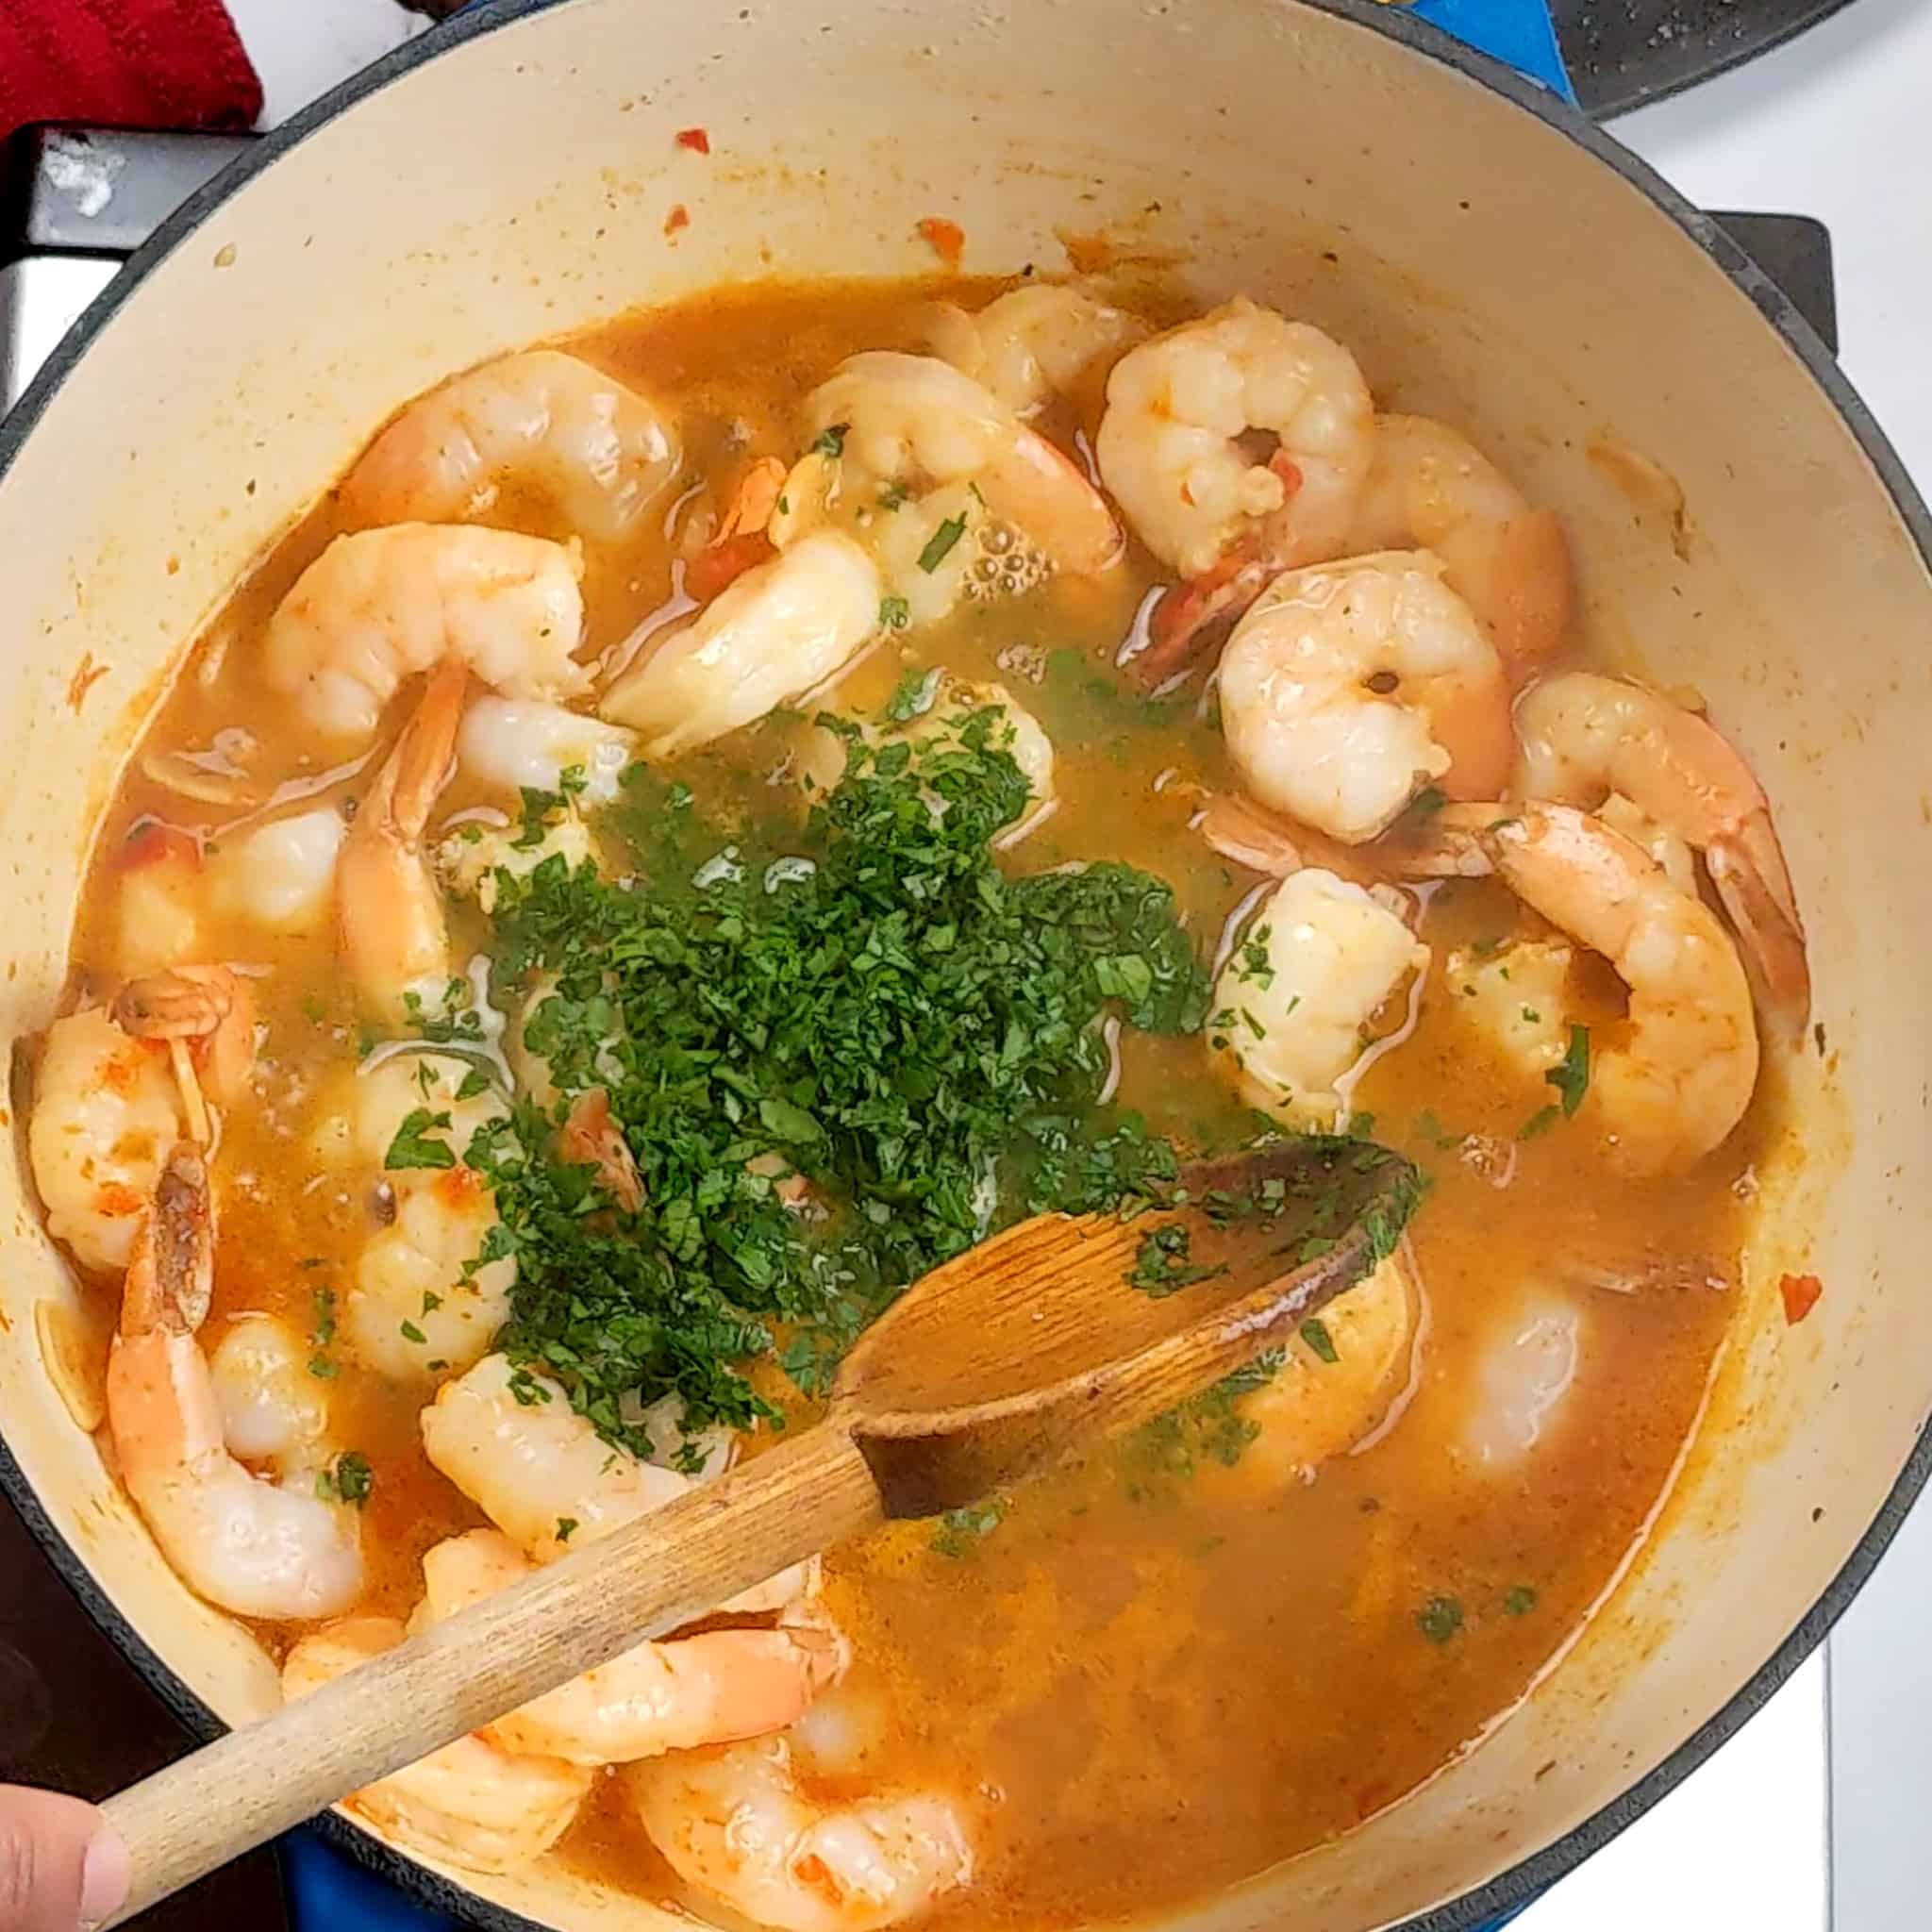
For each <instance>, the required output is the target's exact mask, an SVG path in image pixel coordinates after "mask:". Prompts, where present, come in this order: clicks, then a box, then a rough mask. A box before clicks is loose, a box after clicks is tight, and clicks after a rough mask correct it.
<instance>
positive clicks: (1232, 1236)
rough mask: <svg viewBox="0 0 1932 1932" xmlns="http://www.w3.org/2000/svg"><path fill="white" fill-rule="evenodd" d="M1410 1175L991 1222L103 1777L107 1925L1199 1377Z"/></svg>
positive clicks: (1250, 1341)
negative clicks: (819, 1559) (305, 1689)
mask: <svg viewBox="0 0 1932 1932" xmlns="http://www.w3.org/2000/svg"><path fill="white" fill-rule="evenodd" d="M1421 1191H1422V1182H1421V1177H1420V1176H1419V1175H1418V1174H1417V1173H1416V1171H1415V1169H1413V1168H1412V1167H1410V1166H1409V1165H1408V1163H1407V1161H1405V1160H1402V1159H1401V1158H1398V1157H1397V1156H1395V1155H1392V1154H1390V1153H1388V1152H1387V1151H1386V1150H1384V1149H1382V1148H1379V1147H1375V1146H1374V1145H1372V1144H1371V1143H1369V1142H1367V1141H1349V1140H1306V1141H1284V1142H1281V1143H1278V1144H1275V1145H1273V1146H1269V1147H1265V1148H1263V1149H1261V1150H1260V1151H1258V1152H1257V1153H1253V1154H1249V1155H1244V1156H1241V1157H1237V1158H1233V1159H1230V1160H1224V1161H1217V1162H1200V1163H1197V1164H1196V1165H1194V1166H1193V1167H1191V1168H1189V1169H1188V1170H1187V1171H1186V1172H1185V1174H1183V1176H1182V1183H1181V1186H1180V1188H1179V1189H1178V1190H1176V1191H1174V1194H1173V1196H1172V1197H1171V1200H1170V1201H1169V1203H1168V1204H1166V1205H1159V1206H1156V1207H1153V1208H1149V1209H1147V1210H1146V1211H1144V1212H1142V1213H1141V1214H1138V1215H1136V1216H1133V1217H1131V1218H1127V1219H1123V1218H1122V1217H1121V1216H1119V1215H1113V1214H1108V1215H1089V1216H1086V1217H1084V1218H1081V1219H1078V1220H1074V1219H1069V1218H1068V1217H1066V1216H1064V1215H1057V1214H1056V1215H1041V1216H1039V1217H1038V1218H1037V1219H1035V1220H1032V1221H1027V1222H1023V1223H1022V1224H1019V1225H1018V1226H1016V1227H1012V1228H1009V1229H1008V1230H1007V1231H1006V1232H1005V1233H1002V1234H999V1235H995V1236H994V1237H993V1238H992V1239H991V1241H985V1242H983V1243H981V1244H980V1245H979V1246H978V1247H976V1248H974V1249H972V1250H970V1251H969V1252H968V1253H966V1254H964V1255H961V1256H960V1257H958V1258H957V1259H956V1260H953V1261H950V1262H948V1263H947V1264H946V1265H945V1266H944V1267H942V1268H939V1269H937V1270H935V1271H934V1272H933V1273H932V1274H928V1275H926V1276H925V1277H924V1279H923V1280H922V1281H920V1282H919V1283H917V1284H916V1285H915V1286H914V1287H913V1288H911V1289H909V1290H908V1291H907V1292H906V1293H905V1294H904V1295H902V1296H901V1297H900V1299H899V1300H898V1301H897V1302H896V1303H894V1304H893V1306H892V1307H891V1308H890V1309H889V1310H888V1311H887V1312H886V1313H885V1314H884V1315H883V1316H881V1317H880V1318H879V1320H878V1321H877V1322H875V1323H874V1324H873V1326H872V1327H871V1328H870V1329H869V1330H868V1331H867V1332H866V1334H865V1335H864V1336H863V1337H862V1338H861V1340H860V1341H858V1344H857V1345H856V1346H855V1347H854V1348H853V1350H852V1351H851V1353H850V1354H849V1355H848V1356H847V1357H845V1360H844V1363H843V1365H842V1366H841V1369H840V1371H839V1374H838V1377H837V1379H836V1380H835V1382H834V1384H833V1387H832V1393H831V1400H830V1404H829V1407H828V1408H827V1410H826V1413H825V1416H824V1420H823V1421H822V1422H821V1423H819V1424H817V1425H816V1426H815V1427H811V1428H808V1429H804V1430H802V1431H800V1432H799V1433H798V1434H797V1435H795V1436H791V1437H787V1438H784V1439H781V1440H780V1441H778V1443H777V1444H776V1445H775V1446H774V1447H773V1448H771V1449H769V1450H767V1451H766V1452H765V1453H763V1454H761V1455H758V1456H756V1457H752V1458H751V1459H750V1460H748V1461H746V1462H744V1463H742V1464H741V1465H740V1466H739V1467H738V1468H737V1469H735V1470H733V1471H732V1472H731V1473H730V1474H728V1475H725V1476H723V1477H721V1478H720V1479H719V1480H718V1481H716V1482H713V1483H707V1484H704V1485H701V1486H699V1487H695V1488H693V1489H692V1490H691V1491H689V1492H688V1493H687V1494H685V1495H683V1496H680V1497H679V1498H678V1499H677V1500H676V1501H675V1502H674V1503H671V1504H669V1505H667V1506H666V1507H663V1508H661V1509H657V1510H653V1511H652V1512H651V1513H650V1514H649V1515H647V1516H642V1517H640V1518H638V1519H637V1520H636V1521H634V1522H632V1523H629V1524H625V1526H624V1527H622V1528H621V1529H618V1530H616V1531H614V1532H612V1533H611V1534H610V1535H609V1536H607V1537H604V1538H603V1539H601V1540H600V1541H596V1542H594V1543H591V1544H590V1545H588V1546H587V1547H585V1548H582V1549H579V1550H575V1551H573V1552H572V1553H571V1554H570V1555H568V1556H567V1557H562V1558H561V1559H560V1560H558V1562H555V1563H552V1564H550V1565H548V1566H547V1567H545V1568H544V1569H542V1570H541V1571H539V1572H538V1573H537V1574H535V1575H534V1576H531V1577H529V1578H527V1579H526V1580H525V1581H524V1582H522V1583H519V1584H517V1585H515V1586H514V1587H513V1588H511V1589H509V1590H507V1591H502V1592H500V1593H499V1594H498V1595H495V1596H491V1597H489V1598H487V1599H485V1600H484V1601H483V1602H481V1603H478V1604H475V1605H473V1606H472V1607H470V1608H468V1609H466V1610H463V1611H461V1612H459V1613H458V1615H456V1616H454V1617H451V1618H450V1619H449V1620H448V1621H447V1622H444V1623H440V1624H432V1625H431V1626H429V1627H428V1628H427V1629H425V1630H424V1631H423V1632H422V1633H421V1635H419V1636H416V1637H413V1638H411V1639H409V1640H408V1641H407V1642H405V1643H403V1644H401V1645H399V1646H398V1647H397V1648H396V1649H394V1650H391V1651H389V1652H387V1653H385V1654H384V1655H383V1656H381V1657H376V1658H375V1659H373V1660H372V1661H370V1662H369V1663H366V1664H363V1665H361V1666H359V1667H358V1669H356V1670H354V1671H351V1672H349V1673H348V1674H346V1675H344V1676H341V1677H339V1678H337V1679H336V1680H335V1681H334V1682H333V1683H330V1684H327V1685H325V1686H324V1687H323V1689H321V1690H320V1691H315V1692H314V1693H313V1694H312V1695H310V1696H308V1697H304V1698H301V1699H299V1700H298V1701H297V1702H295V1703H293V1704H291V1705H288V1706H285V1707H283V1708H282V1709H280V1710H277V1711H275V1712H273V1713H272V1714H271V1715H269V1716H267V1717H264V1718H259V1719H258V1720H257V1721H256V1722H255V1723H253V1724H246V1725H243V1726H242V1728H241V1729H240V1730H237V1731H232V1732H230V1733H229V1734H228V1735H227V1736H226V1737H225V1738H222V1739H220V1740H218V1741H216V1742H215V1743H212V1744H209V1745H207V1746H205V1747H204V1748H203V1749H201V1750H199V1751H196V1752H193V1753H192V1754H191V1755H190V1756H189V1757H184V1758H182V1759H180V1760H179V1761H178V1762H176V1763H175V1764H172V1765H170V1766H168V1767H167V1768H166V1769H165V1770H163V1771H159V1772H157V1773H156V1774H155V1775H154V1776H152V1777H149V1778H146V1779H143V1780H142V1782H141V1783H140V1784H138V1785H135V1786H133V1787H131V1788H130V1789H129V1790H125V1791H123V1792H122V1793H120V1795H119V1796H118V1797H114V1798H111V1799H109V1800H108V1804H107V1807H106V1809H107V1814H108V1820H109V1822H110V1823H111V1824H113V1826H114V1828H115V1830H116V1831H118V1832H119V1833H120V1834H121V1836H122V1838H123V1839H125V1840H126V1842H127V1846H128V1849H129V1851H130V1852H131V1854H132V1855H133V1865H134V1886H133V1890H132V1892H131V1893H130V1894H129V1897H128V1900H127V1903H126V1905H125V1907H123V1909H122V1911H121V1913H120V1914H119V1915H118V1916H117V1917H116V1918H114V1919H112V1920H110V1921H108V1924H122V1923H123V1922H124V1921H125V1920H126V1919H128V1918H130V1917H132V1916H133V1914H135V1913H136V1912H138V1911H140V1910H142V1908H143V1907H146V1906H149V1905H152V1904H153V1903H154V1902H155V1901H156V1900H157V1899H159V1898H164V1897H166V1896H167V1895H168V1894H169V1893H170V1892H173V1891H176V1890H179V1889H180V1888H181V1887H182V1886H184V1885H187V1884H190V1883H191V1882H192V1880H194V1879H196V1878H199V1877H200V1876H201V1875H202V1874H204V1873H207V1872H210V1871H212V1870H214V1869H215V1867H216V1866H218V1865H222V1864H225V1863H226V1862H227V1860H229V1859H230V1858H234V1857H240V1856H241V1854H242V1853H243V1852H245V1851H247V1850H249V1849H250V1848H251V1847H253V1846H255V1845H258V1844H260V1843H262V1842H263V1841H264V1840H268V1839H270V1838H273V1837H275V1835H276V1834H277V1833H279V1832H282V1831H286V1830H288V1829H289V1828H290V1827H291V1825H295V1824H300V1823H302V1821H303V1820H304V1819H307V1818H309V1817H312V1816H313V1815H314V1814H315V1813H316V1812H318V1811H320V1810H322V1809H324V1808H325V1807H327V1806H329V1805H332V1804H334V1803H336V1802H337V1801H339V1800H340V1799H341V1798H342V1797H343V1796H344V1795H346V1794H347V1793H348V1792H351V1791H355V1790H359V1789H360V1788H361V1787H362V1786H364V1785H366V1784H370V1783H373V1782H374V1781H375V1779H377V1778H379V1777H384V1776H386V1775H388V1774H389V1773H391V1772H392V1771H397V1770H399V1769H401V1768H402V1767H403V1766H404V1765H406V1764H410V1763H413V1762H414V1761H415V1760H416V1759H417V1758H419V1757H424V1756H425V1755H426V1754H427V1753H429V1752H431V1751H435V1750H438V1749H440V1748H441V1746H442V1745H444V1744H447V1743H448V1742H450V1741H451V1740H452V1739H455V1738H459V1737H461V1736H462V1735H463V1734H464V1733H465V1732H467V1731H472V1730H475V1729H476V1728H478V1727H479V1726H481V1725H483V1724H490V1723H491V1722H493V1721H494V1720H495V1719H497V1718H499V1717H502V1716H503V1715H504V1714H505V1713H506V1712H507V1711H511V1710H514V1709H516V1708H517V1707H519V1706H520V1705H523V1704H526V1703H527V1702H529V1700H530V1699H531V1698H533V1697H538V1696H541V1694H542V1693H543V1692H544V1691H550V1690H553V1689H555V1688H556V1686H558V1684H561V1683H564V1682H565V1681H567V1680H568V1679H569V1678H571V1677H574V1676H575V1675H577V1674H579V1673H580V1672H583V1671H587V1670H593V1669H595V1668H596V1667H597V1666H598V1665H600V1664H603V1663H607V1662H608V1660H609V1659H610V1658H611V1657H615V1656H616V1655H617V1654H618V1653H619V1652H620V1651H622V1650H626V1649H628V1648H629V1647H630V1646H631V1645H632V1644H634V1643H638V1642H641V1641H643V1640H644V1639H646V1638H650V1637H657V1636H661V1635H662V1634H664V1633H665V1632H667V1631H671V1630H675V1629H677V1628H679V1627H680V1626H681V1625H683V1624H689V1623H691V1622H692V1621H693V1620H694V1619H696V1618H699V1617H702V1616H705V1615H706V1614H708V1612H709V1611H710V1610H712V1609H713V1608H714V1607H716V1606H717V1605H719V1604H721V1603H723V1602H724V1601H725V1600H726V1599H727V1598H729V1597H732V1596H735V1595H736V1594H738V1592H739V1591H743V1590H748V1589H749V1588H751V1586H752V1585H754V1584H756V1583H759V1582H762V1581H763V1580H764V1579H765V1578H767V1577H769V1576H772V1575H774V1574H777V1572H779V1571H780V1570H783V1569H786V1568H787V1567H789V1566H790V1565H791V1564H793V1563H796V1562H800V1561H802V1560H803V1559H804V1558H806V1557H809V1556H811V1555H812V1554H813V1553H814V1552H815V1551H819V1550H823V1549H825V1548H827V1547H829V1546H831V1545H833V1544H835V1543H840V1542H842V1541H845V1540H846V1539H847V1538H849V1537H855V1536H859V1535H862V1534H863V1533H864V1532H865V1531H867V1530H870V1529H873V1528H874V1527H875V1526H876V1525H877V1524H880V1523H882V1522H884V1521H886V1520H887V1519H889V1518H893V1517H907V1516H926V1515H932V1514H934V1513H936V1512H938V1511H941V1510H946V1509H955V1508H958V1507H962V1506H963V1505H966V1504H969V1503H973V1502H975V1501H976V1500H978V1499H979V1498H980V1497H982V1496H984V1495H985V1494H986V1493H987V1492H988V1491H991V1490H994V1489H997V1488H999V1487H1000V1486H1002V1485H1004V1484H1007V1483H1010V1482H1013V1481H1015V1480H1017V1479H1018V1478H1020V1477H1022V1476H1024V1475H1027V1474H1031V1473H1032V1472H1034V1471H1036V1470H1039V1469H1041V1468H1043V1467H1045V1466H1046V1465H1048V1464H1050V1463H1051V1462H1053V1461H1055V1460H1057V1459H1058V1458H1059V1457H1063V1456H1064V1455H1066V1454H1067V1452H1069V1451H1070V1450H1073V1449H1074V1448H1076V1447H1079V1446H1081V1445H1083V1444H1088V1443H1091V1442H1092V1441H1094V1440H1095V1439H1096V1438H1098V1437H1099V1436H1101V1435H1102V1434H1103V1433H1105V1432H1108V1431H1111V1430H1116V1429H1120V1428H1124V1427H1126V1426H1128V1425H1131V1424H1136V1423H1141V1422H1144V1421H1146V1420H1147V1419H1148V1418H1149V1417H1152V1416H1155V1415H1158V1414H1160V1413H1161V1412H1162V1411H1163V1410H1165V1409H1169V1408H1172V1407H1174V1405H1175V1404H1176V1403H1179V1402H1182V1401H1185V1400H1186V1399H1187V1398H1188V1397H1190V1396H1191V1395H1194V1394H1197V1393H1198V1392H1199V1391H1201V1390H1203V1389H1204V1388H1206V1387H1207V1386H1208V1384H1210V1383H1212V1382H1214V1381H1216V1380H1217V1379H1219V1378H1220V1377H1221V1376H1223V1375H1225V1374H1229V1373H1230V1372H1232V1371H1233V1370H1235V1369H1238V1368H1240V1367H1241V1366H1243V1365H1244V1364H1246V1363H1248V1362H1250V1361H1252V1360H1253V1359H1254V1358H1255V1357H1257V1355H1259V1354H1261V1353H1262V1352H1263V1351H1264V1350H1266V1349H1267V1348H1269V1347H1270V1346H1271V1345H1276V1344H1279V1343H1282V1342H1285V1341H1288V1340H1289V1339H1290V1338H1291V1336H1292V1334H1293V1333H1294V1331H1295V1330H1296V1329H1297V1328H1298V1327H1299V1326H1300V1325H1301V1324H1303V1323H1304V1322H1306V1321H1307V1320H1308V1318H1309V1317H1310V1316H1311V1315H1313V1314H1314V1313H1315V1311H1316V1310H1317V1309H1318V1308H1320V1307H1322V1306H1323V1305H1324V1303H1326V1302H1328V1301H1330V1300H1332V1299H1333V1298H1334V1297H1335V1296H1336V1295H1338V1294H1340V1293H1341V1292H1342V1291H1344V1290H1345V1289H1348V1288H1350V1287H1352V1286H1354V1284H1355V1283H1356V1282H1357V1281H1359V1280H1360V1279H1361V1278H1362V1277H1363V1276H1364V1275H1366V1274H1368V1273H1369V1272H1370V1270H1371V1269H1372V1268H1373V1267H1374V1266H1375V1264H1376V1263H1377V1262H1379V1261H1380V1260H1381V1259H1382V1258H1383V1257H1386V1256H1387V1255H1389V1254H1390V1253H1391V1252H1392V1250H1393V1248H1394V1246H1395V1243H1396V1241H1397V1240H1398V1239H1399V1238H1400V1235H1401V1231H1402V1227H1403V1224H1404V1223H1405V1221H1406V1220H1407V1216H1408V1214H1409V1212H1410V1210H1411V1209H1412V1208H1413V1207H1414V1205H1415V1203H1416V1201H1417V1199H1418V1198H1419V1197H1420V1194H1421Z"/></svg>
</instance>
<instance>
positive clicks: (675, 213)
mask: <svg viewBox="0 0 1932 1932" xmlns="http://www.w3.org/2000/svg"><path fill="white" fill-rule="evenodd" d="M690 226H691V210H690V208H686V207H685V205H684V204H683V202H681V201H678V202H674V203H672V205H671V212H670V213H669V214H668V215H666V216H665V217H664V232H665V233H666V234H667V235H675V234H676V233H677V231H678V229H680V228H688V227H690Z"/></svg>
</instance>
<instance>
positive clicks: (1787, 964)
mask: <svg viewBox="0 0 1932 1932" xmlns="http://www.w3.org/2000/svg"><path fill="white" fill-rule="evenodd" d="M1704 858H1705V863H1706V864H1707V866H1708V867H1709V869H1710V882H1711V884H1712V885H1713V886H1714V887H1716V889H1717V895H1718V898H1719V900H1720V901H1721V902H1722V904H1723V906H1724V911H1725V913H1726V914H1727V915H1728V917H1729V919H1730V922H1731V924H1732V926H1733V928H1734V929H1735V930H1736V932H1737V935H1738V939H1739V951H1740V955H1741V957H1742V958H1743V961H1744V967H1745V970H1746V971H1747V972H1748V973H1749V974H1750V975H1751V979H1752V983H1753V985H1754V987H1755V989H1756V991H1757V997H1758V1003H1759V1005H1760V1007H1761V1008H1762V1009H1763V1011H1764V1012H1765V1014H1766V1016H1767V1017H1768V1018H1770V1019H1771V1020H1772V1021H1773V1022H1774V1024H1776V1025H1777V1026H1778V1027H1779V1028H1780V1029H1781V1030H1782V1031H1784V1032H1785V1033H1786V1034H1787V1035H1788V1036H1789V1037H1790V1038H1792V1039H1795V1038H1797V1036H1798V1035H1800V1034H1802V1033H1803V1032H1804V1030H1805V1027H1806V1024H1807V1022H1808V1021H1809V1019H1810V1017H1811V968H1810V964H1809V961H1808V960H1807V958H1806V953H1805V926H1804V922H1803V921H1802V920H1801V919H1800V917H1799V915H1798V902H1797V895H1796V894H1795V893H1794V892H1793V891H1792V890H1791V875H1790V870H1789V869H1788V868H1787V866H1786V864H1785V855H1784V850H1783V848H1782V847H1781V846H1780V845H1779V843H1778V838H1777V831H1776V828H1775V827H1774V825H1773V824H1772V822H1771V814H1770V812H1769V811H1766V810H1762V809H1759V810H1757V811H1754V812H1751V813H1750V814H1748V815H1747V816H1746V817H1745V818H1744V819H1743V820H1742V821H1741V822H1740V824H1739V826H1738V828H1737V830H1736V831H1734V832H1731V833H1727V834H1725V835H1724V836H1723V837H1721V838H1718V839H1714V840H1712V841H1711V842H1710V844H1709V846H1708V847H1707V848H1706V851H1705V855H1704Z"/></svg>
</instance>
